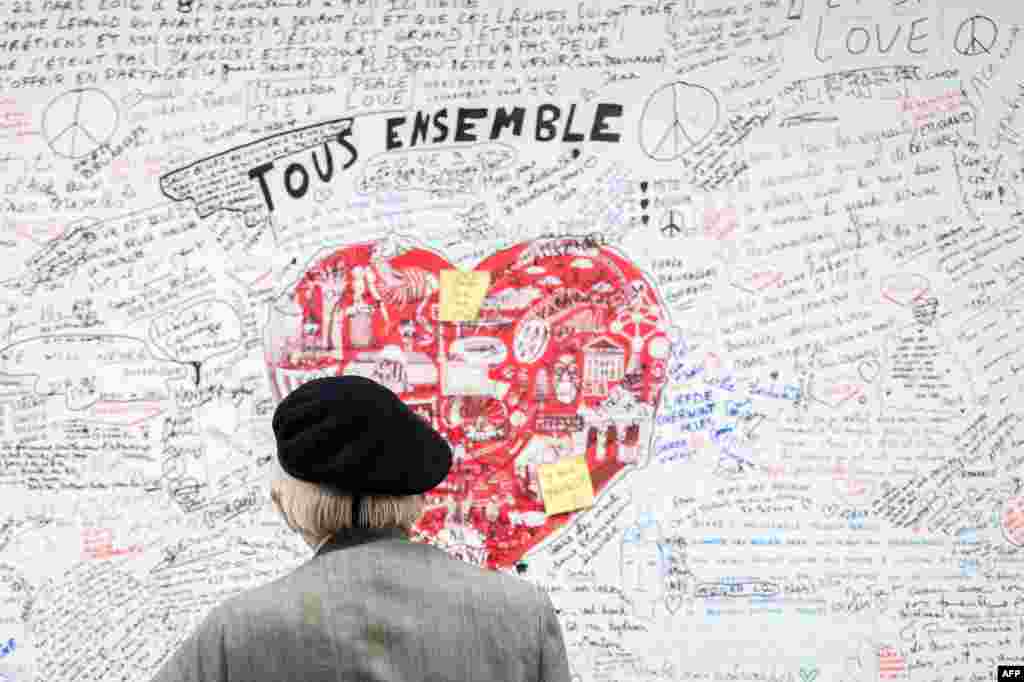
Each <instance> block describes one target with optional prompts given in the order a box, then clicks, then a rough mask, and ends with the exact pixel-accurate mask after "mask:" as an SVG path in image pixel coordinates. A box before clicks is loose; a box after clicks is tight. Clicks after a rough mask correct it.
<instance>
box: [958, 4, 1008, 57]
mask: <svg viewBox="0 0 1024 682" xmlns="http://www.w3.org/2000/svg"><path fill="white" fill-rule="evenodd" d="M998 37H999V27H998V26H996V22H994V21H992V20H991V19H989V18H988V17H986V16H984V15H982V14H976V15H974V16H973V17H968V18H967V19H964V20H963V21H961V22H960V26H959V27H957V29H956V37H955V38H953V48H954V49H955V50H956V51H957V52H959V53H960V54H962V55H964V56H965V57H977V56H978V55H980V54H988V53H989V52H991V51H992V46H993V45H995V44H996V38H998Z"/></svg>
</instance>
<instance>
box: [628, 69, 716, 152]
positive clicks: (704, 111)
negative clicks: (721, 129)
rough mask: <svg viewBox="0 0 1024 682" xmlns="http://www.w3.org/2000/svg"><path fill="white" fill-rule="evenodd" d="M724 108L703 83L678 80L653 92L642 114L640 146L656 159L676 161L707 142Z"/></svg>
mask: <svg viewBox="0 0 1024 682" xmlns="http://www.w3.org/2000/svg"><path fill="white" fill-rule="evenodd" d="M720 112H721V107H720V106H719V103H718V98H717V97H716V96H715V94H714V93H713V92H711V91H710V90H708V89H707V88H705V87H704V86H702V85H695V84H693V83H687V82H685V81H677V82H674V83H669V84H668V85H664V86H662V87H660V88H658V89H657V90H655V91H654V92H652V93H651V95H650V97H648V98H647V101H646V102H645V103H644V108H643V112H642V113H641V115H640V132H639V139H640V147H641V148H642V149H643V150H644V153H646V154H647V156H649V157H650V158H652V159H654V160H656V161H674V160H675V159H678V158H679V157H680V156H682V155H683V154H685V153H686V152H688V151H689V150H690V149H692V148H693V147H695V146H697V145H698V144H700V143H701V142H703V141H704V140H705V139H707V137H708V136H709V135H710V134H711V131H712V130H714V129H715V126H716V125H717V124H718V117H719V114H720Z"/></svg>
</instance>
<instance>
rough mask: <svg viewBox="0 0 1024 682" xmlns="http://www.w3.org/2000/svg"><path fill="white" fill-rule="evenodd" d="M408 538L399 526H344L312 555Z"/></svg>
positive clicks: (316, 555)
mask: <svg viewBox="0 0 1024 682" xmlns="http://www.w3.org/2000/svg"><path fill="white" fill-rule="evenodd" d="M408 539H409V538H408V536H407V535H406V534H405V531H404V530H402V529H401V528H346V529H344V530H340V531H338V532H337V533H335V534H334V536H333V537H331V538H329V539H328V540H327V541H326V542H324V543H323V544H322V545H320V547H318V548H317V550H316V552H315V553H314V554H313V556H314V557H318V556H321V555H324V554H327V553H328V552H333V551H335V550H339V549H345V548H346V547H353V546H355V545H361V544H364V543H367V542H376V541H378V540H408Z"/></svg>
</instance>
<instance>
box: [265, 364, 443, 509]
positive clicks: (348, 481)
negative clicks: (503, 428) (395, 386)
mask: <svg viewBox="0 0 1024 682" xmlns="http://www.w3.org/2000/svg"><path fill="white" fill-rule="evenodd" d="M272 425H273V428H274V436H275V437H276V439H277V457H278V460H280V462H281V467H282V468H283V469H284V470H285V471H286V472H288V473H289V474H290V475H292V476H294V477H295V478H299V479H302V480H304V481H310V482H313V483H324V484H327V485H330V486H332V487H334V488H336V489H338V490H339V491H342V492H350V493H356V494H364V495H374V494H376V495H414V494H417V493H422V492H426V491H428V490H430V489H431V488H433V487H435V486H436V485H437V484H438V483H440V482H441V481H443V480H444V477H445V476H447V475H448V471H449V469H450V468H451V465H452V449H451V446H449V445H448V441H446V440H445V439H444V438H443V437H442V436H441V434H439V433H438V432H437V431H435V430H434V428H433V427H431V426H430V424H428V423H427V422H426V420H425V419H423V418H422V417H421V416H420V415H418V414H416V413H415V412H413V410H412V409H411V408H410V407H409V406H408V405H406V404H405V403H404V402H402V399H401V398H399V397H398V396H397V395H395V394H394V393H393V392H392V391H390V390H389V389H387V388H385V387H384V386H381V385H380V384H378V383H377V382H375V381H373V380H371V379H367V378H365V377H360V376H340V377H324V378H320V379H314V380H312V381H309V382H307V383H305V384H302V385H301V386H299V387H298V388H297V389H295V390H294V391H292V392H291V393H289V394H288V395H287V396H285V399H284V400H282V401H281V404H280V405H278V406H277V409H276V410H275V411H274V419H273V421H272Z"/></svg>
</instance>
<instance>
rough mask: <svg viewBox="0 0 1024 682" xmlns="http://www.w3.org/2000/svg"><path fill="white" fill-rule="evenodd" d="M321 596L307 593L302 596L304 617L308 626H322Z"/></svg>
mask: <svg viewBox="0 0 1024 682" xmlns="http://www.w3.org/2000/svg"><path fill="white" fill-rule="evenodd" d="M321 610H322V609H321V605H320V595H318V594H313V593H312V592H305V593H303V595H302V615H303V620H305V621H306V625H320V612H321Z"/></svg>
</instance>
